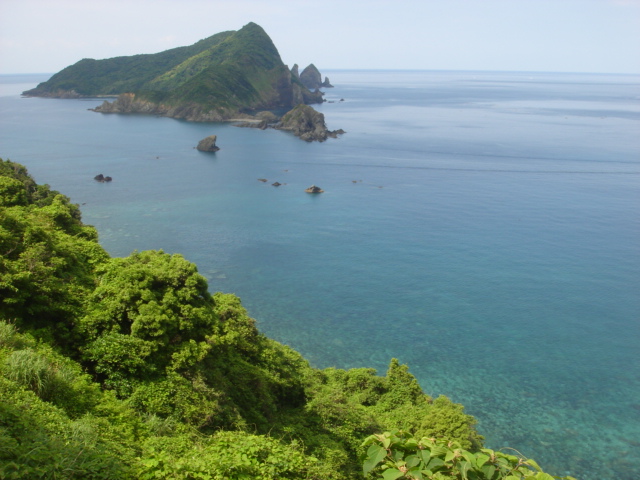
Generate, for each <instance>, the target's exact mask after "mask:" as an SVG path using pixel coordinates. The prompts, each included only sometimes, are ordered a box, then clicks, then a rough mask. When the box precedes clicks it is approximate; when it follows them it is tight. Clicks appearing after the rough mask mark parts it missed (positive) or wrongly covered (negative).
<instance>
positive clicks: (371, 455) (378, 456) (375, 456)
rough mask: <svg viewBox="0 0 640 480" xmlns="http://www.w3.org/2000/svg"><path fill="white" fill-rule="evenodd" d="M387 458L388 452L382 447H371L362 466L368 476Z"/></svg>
mask: <svg viewBox="0 0 640 480" xmlns="http://www.w3.org/2000/svg"><path fill="white" fill-rule="evenodd" d="M386 456H387V451H386V450H385V449H384V448H382V447H381V446H380V445H371V446H370V447H369V450H367V459H366V460H365V461H364V463H363V465H362V470H363V472H364V474H365V475H366V474H367V473H369V472H370V471H371V470H373V469H374V468H376V466H377V465H378V464H379V463H380V462H381V461H382V460H383V459H384V457H386Z"/></svg>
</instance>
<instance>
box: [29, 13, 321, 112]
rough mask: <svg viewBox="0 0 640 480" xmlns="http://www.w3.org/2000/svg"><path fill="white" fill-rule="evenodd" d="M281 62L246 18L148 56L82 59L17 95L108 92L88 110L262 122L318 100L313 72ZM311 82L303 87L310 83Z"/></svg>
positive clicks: (79, 95) (98, 94)
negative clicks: (239, 23) (266, 114)
mask: <svg viewBox="0 0 640 480" xmlns="http://www.w3.org/2000/svg"><path fill="white" fill-rule="evenodd" d="M297 72H298V69H297V65H296V66H295V67H294V68H293V69H291V70H290V69H289V68H288V67H287V65H285V64H284V63H283V62H282V59H281V58H280V54H279V53H278V50H277V48H276V47H275V45H274V44H273V42H272V40H271V38H270V37H269V36H268V35H267V33H266V32H265V31H264V30H263V29H262V27H260V26H259V25H257V24H255V23H253V22H251V23H248V24H247V25H245V26H244V27H242V28H241V29H240V30H237V31H226V32H221V33H218V34H216V35H213V36H211V37H209V38H206V39H204V40H200V41H199V42H197V43H195V44H193V45H191V46H187V47H178V48H174V49H171V50H166V51H164V52H160V53H156V54H145V55H133V56H125V57H115V58H108V59H103V60H94V59H88V58H86V59H83V60H80V61H79V62H77V63H75V64H74V65H71V66H69V67H67V68H65V69H63V70H61V71H60V72H58V73H56V74H55V75H53V76H52V77H51V78H50V79H49V80H47V81H46V82H43V83H40V84H39V85H38V86H37V87H36V88H34V89H31V90H27V91H25V92H23V95H25V96H37V97H54V98H99V97H108V98H110V100H104V102H103V103H102V105H99V106H97V107H95V108H93V109H91V110H93V111H95V112H100V113H121V114H124V113H137V114H148V115H156V116H163V117H171V118H176V119H183V120H188V121H196V122H218V121H229V120H252V121H263V118H261V117H256V114H257V113H259V112H275V113H274V115H276V116H279V115H281V114H282V112H286V111H288V110H291V109H293V108H295V107H296V106H298V105H301V104H302V105H311V104H317V103H322V102H323V94H322V92H321V91H320V90H319V87H320V86H330V83H329V80H328V79H325V81H324V82H320V80H319V79H321V76H320V72H319V71H318V69H317V68H316V67H315V66H314V65H313V64H311V65H309V66H308V67H307V68H305V69H304V70H303V72H302V74H300V75H298V73H297ZM310 87H311V88H310Z"/></svg>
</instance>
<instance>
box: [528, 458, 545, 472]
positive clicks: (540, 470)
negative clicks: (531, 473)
mask: <svg viewBox="0 0 640 480" xmlns="http://www.w3.org/2000/svg"><path fill="white" fill-rule="evenodd" d="M525 463H526V464H527V465H531V466H532V467H533V468H535V469H536V471H538V472H542V469H541V468H540V465H538V463H537V462H536V461H535V460H534V459H532V458H530V459H528V460H527V461H526V462H525Z"/></svg>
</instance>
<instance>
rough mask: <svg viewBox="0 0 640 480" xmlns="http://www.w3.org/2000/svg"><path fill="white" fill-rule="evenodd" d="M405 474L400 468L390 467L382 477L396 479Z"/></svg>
mask: <svg viewBox="0 0 640 480" xmlns="http://www.w3.org/2000/svg"><path fill="white" fill-rule="evenodd" d="M403 475H404V474H403V473H402V472H401V471H400V470H396V469H395V468H390V469H388V470H385V471H384V473H383V474H382V478H384V480H396V478H400V477H402V476H403Z"/></svg>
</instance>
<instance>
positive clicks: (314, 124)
mask: <svg viewBox="0 0 640 480" xmlns="http://www.w3.org/2000/svg"><path fill="white" fill-rule="evenodd" d="M274 128H276V129H278V130H287V131H290V132H291V133H293V134H294V135H295V136H297V137H300V138H301V139H302V140H305V141H307V142H313V141H318V142H324V141H325V140H326V139H327V138H337V136H338V135H340V134H343V133H345V132H344V130H342V129H340V130H333V131H332V130H329V129H327V126H326V124H325V123H324V115H323V114H322V113H320V112H318V111H316V110H314V109H313V108H312V107H310V106H309V105H303V104H300V105H298V106H296V107H295V108H293V109H292V110H290V111H289V112H287V113H285V114H284V115H283V116H282V118H281V119H280V122H278V123H277V124H276V125H275V127H274Z"/></svg>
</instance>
